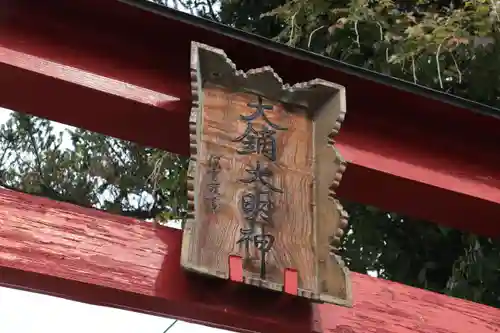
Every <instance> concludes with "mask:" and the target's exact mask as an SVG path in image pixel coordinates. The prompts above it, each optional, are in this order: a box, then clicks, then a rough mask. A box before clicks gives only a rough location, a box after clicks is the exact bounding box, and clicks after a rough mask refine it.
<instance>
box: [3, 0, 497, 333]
mask: <svg viewBox="0 0 500 333" xmlns="http://www.w3.org/2000/svg"><path fill="white" fill-rule="evenodd" d="M192 40H196V41H199V42H203V43H206V44H210V45H213V46H216V47H220V48H222V49H224V50H225V51H226V52H227V53H228V54H229V56H230V58H232V59H233V60H235V62H236V63H237V64H238V65H239V66H244V67H245V68H243V69H249V68H254V67H260V66H263V65H270V66H272V67H273V68H274V69H275V70H276V71H277V72H278V73H280V75H281V76H282V77H283V78H284V80H285V81H287V82H292V83H293V82H300V81H307V80H309V79H312V78H316V77H320V78H324V79H327V80H332V81H334V82H337V83H339V84H342V85H344V86H346V88H347V105H348V110H349V111H348V117H347V120H346V122H345V123H344V126H343V128H342V131H341V132H340V135H339V136H338V139H337V146H338V148H339V150H341V152H342V154H343V155H344V156H345V158H346V159H347V160H348V161H350V165H349V167H348V169H347V172H346V173H345V176H344V179H343V182H342V184H341V188H340V191H339V195H340V196H341V197H343V198H347V199H351V200H355V201H358V202H363V203H369V204H372V205H376V206H379V207H381V208H383V209H387V210H393V211H398V212H401V213H405V214H408V215H411V216H414V217H419V218H423V219H427V220H430V221H433V222H436V223H441V224H444V225H448V226H452V227H458V228H462V229H465V230H470V231H473V232H476V233H479V234H482V235H487V236H498V235H499V231H500V169H499V168H498V165H500V155H498V153H497V152H498V148H497V143H498V142H500V131H498V128H500V127H499V125H500V120H499V117H498V115H499V113H498V111H497V110H494V109H490V108H488V107H486V106H484V105H479V104H475V103H472V102H468V101H464V100H460V99H458V98H455V97H451V96H448V95H444V94H442V93H437V92H435V91H431V90H428V89H425V88H422V87H417V86H415V85H412V84H408V83H405V82H402V81H399V80H396V79H392V78H389V77H385V76H382V75H379V74H375V73H371V72H368V71H365V70H361V69H359V68H355V67H352V66H349V65H346V64H341V63H338V62H335V61H332V60H328V59H325V58H322V57H320V56H315V55H312V54H309V53H307V52H304V51H297V50H291V49H289V48H287V47H285V46H282V45H276V44H274V43H271V42H269V41H267V40H265V39H262V38H258V37H256V36H249V35H246V34H243V33H241V32H238V31H235V30H233V29H230V28H227V27H223V26H220V25H217V24H215V23H212V22H207V21H204V20H202V19H199V18H195V17H191V16H188V15H185V14H182V13H179V12H176V11H172V10H169V9H166V8H163V7H160V6H157V5H154V4H151V3H147V2H142V1H134V0H129V1H117V0H99V1H97V0H87V1H84V0H73V1H70V2H69V1H63V0H46V1H43V2H33V1H29V0H16V1H10V0H0V87H1V90H0V106H2V107H7V108H10V109H13V110H16V111H20V112H26V113H30V114H34V115H37V116H42V117H46V118H49V119H52V120H56V121H59V122H63V123H66V124H70V125H74V126H78V127H83V128H87V129H90V130H94V131H98V132H101V133H104V134H107V135H111V136H115V137H119V138H122V139H128V140H132V141H136V142H139V143H141V144H144V145H149V146H154V147H158V148H162V149H166V150H169V151H172V152H175V153H180V154H187V153H188V149H189V148H188V147H189V142H188V126H187V123H188V114H189V108H190V98H191V96H190V86H189V82H190V78H189V50H190V48H189V45H190V42H191V41H192ZM495 115H496V117H495ZM97 120H99V121H97ZM131 120H132V121H131ZM131 124H132V125H133V126H131ZM381 188H383V189H384V191H380V190H379V189H381ZM0 207H1V208H0V214H1V216H2V224H1V226H0V284H3V285H9V286H15V287H18V288H25V289H31V290H35V291H39V292H45V293H51V294H56V295H59V296H63V297H68V298H71V299H76V300H83V301H86V302H90V303H97V304H104V305H110V306H117V307H122V308H129V309H134V310H137V311H144V312H149V313H155V314H159V315H167V316H172V317H178V318H182V319H185V320H190V321H197V322H203V323H206V324H210V325H214V326H218V327H225V328H230V329H233V330H239V331H243V330H255V331H259V332H311V331H318V332H322V331H323V332H359V333H361V332H382V331H383V332H398V333H399V332H413V331H419V332H429V333H431V332H433V333H434V332H464V333H465V332H469V331H471V330H474V331H478V332H495V331H496V330H498V329H499V328H500V310H497V309H493V308H489V307H486V306H483V305H478V304H474V303H470V302H466V301H462V300H458V299H454V298H449V297H446V296H443V295H437V294H434V293H430V292H427V291H423V290H419V289H415V288H410V287H407V286H403V285H399V284H395V283H391V282H387V281H382V280H377V279H373V278H370V277H367V276H363V275H359V274H353V293H354V307H353V308H352V309H348V308H342V307H336V306H333V305H310V304H309V303H308V302H305V301H303V300H296V299H291V298H288V297H286V296H283V297H282V298H280V299H279V300H274V299H272V297H273V294H269V293H268V292H265V291H260V290H257V291H255V290H253V289H252V290H251V291H250V292H249V291H247V290H246V289H245V288H243V289H241V288H237V287H235V286H234V285H232V284H231V283H229V282H225V281H212V280H207V279H205V278H203V277H198V276H191V275H187V274H186V273H185V272H183V271H182V270H181V268H180V266H179V248H180V239H181V234H180V232H179V231H176V230H170V229H164V228H161V229H154V228H153V227H152V226H150V225H148V224H144V223H140V222H138V221H134V220H131V219H127V218H122V217H117V216H113V215H110V214H106V213H102V212H97V211H95V210H90V209H83V208H79V207H75V206H72V205H68V204H63V203H58V202H53V201H50V200H46V199H41V198H37V197H30V196H27V195H23V194H19V193H13V192H9V191H5V190H2V191H0ZM271 299H272V301H271ZM450 319H451V320H450Z"/></svg>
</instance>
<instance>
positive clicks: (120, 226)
mask: <svg viewBox="0 0 500 333" xmlns="http://www.w3.org/2000/svg"><path fill="white" fill-rule="evenodd" d="M0 221H1V223H0V285H3V286H10V287H16V288H22V289H27V290H31V291H35V292H41V293H48V294H52V295H56V296H61V297H65V298H69V299H73V300H78V301H83V302H88V303H92V304H100V305H106V306H113V307H118V308H125V309H129V310H135V311H141V312H147V313H151V314H156V315H163V316H169V317H177V318H182V319H183V320H189V321H193V322H199V323H203V324H205V325H211V326H216V327H221V328H226V329H230V330H233V331H237V332H243V331H245V330H253V331H256V332H261V333H276V332H291V333H312V332H315V333H318V332H323V333H367V332H384V333H413V332H419V333H436V332H439V333H471V332H474V333H494V332H498V331H499V330H500V309H494V308H491V307H487V306H484V305H480V304H475V303H471V302H467V301H464V300H460V299H456V298H452V297H447V296H444V295H439V294H435V293H432V292H428V291H425V290H421V289H416V288H412V287H408V286H404V285H400V284H397V283H392V282H389V281H384V280H379V279H375V278H371V277H368V276H365V275H360V274H355V273H352V279H353V294H354V295H353V297H354V305H353V308H347V307H339V306H335V305H329V304H322V305H311V304H310V303H309V302H307V301H306V302H301V299H297V298H294V297H286V295H283V296H282V297H281V298H280V299H279V300H276V299H274V297H269V296H270V295H269V294H270V293H271V292H270V291H266V290H258V289H255V288H251V290H250V291H249V290H248V289H250V288H245V286H242V287H237V286H236V285H234V284H232V283H230V282H227V281H224V280H221V279H206V278H203V277H198V276H196V275H190V274H186V273H185V272H184V271H183V270H182V269H181V268H180V265H179V259H180V247H181V238H182V234H181V232H180V231H179V230H174V229H169V228H160V227H159V228H155V227H154V226H153V225H152V224H150V223H144V222H140V221H137V220H133V219H130V218H124V217H119V216H116V215H111V214H107V213H103V212H99V211H97V210H93V209H84V208H81V207H77V206H73V205H70V204H66V203H59V202H55V201H51V200H48V199H45V198H39V197H32V196H29V195H26V194H21V193H17V192H12V191H7V190H1V189H0ZM311 309H314V311H313V313H311ZM313 315H314V316H313ZM313 319H315V320H316V322H314V323H311V322H312V320H313ZM313 329H315V331H313Z"/></svg>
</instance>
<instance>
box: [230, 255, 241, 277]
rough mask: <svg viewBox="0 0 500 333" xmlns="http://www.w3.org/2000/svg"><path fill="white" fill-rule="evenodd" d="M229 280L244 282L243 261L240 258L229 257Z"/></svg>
mask: <svg viewBox="0 0 500 333" xmlns="http://www.w3.org/2000/svg"><path fill="white" fill-rule="evenodd" d="M229 279H230V280H231V281H234V282H243V259H242V258H241V257H240V256H229Z"/></svg>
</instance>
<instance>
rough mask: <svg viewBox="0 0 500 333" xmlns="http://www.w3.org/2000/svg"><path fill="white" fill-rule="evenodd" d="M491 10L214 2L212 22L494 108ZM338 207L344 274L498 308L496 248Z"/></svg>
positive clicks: (482, 6)
mask: <svg viewBox="0 0 500 333" xmlns="http://www.w3.org/2000/svg"><path fill="white" fill-rule="evenodd" d="M264 3H265V5H264ZM235 4H237V5H235ZM496 4H497V3H496V2H494V1H491V0H476V1H461V0H454V1H448V0H413V1H412V0H274V1H271V2H259V3H257V2H254V1H237V0H222V1H221V7H220V13H221V14H220V18H221V19H222V22H223V23H225V24H228V25H231V26H235V27H237V28H240V29H243V30H246V31H251V32H253V33H256V34H259V35H262V36H264V37H268V38H273V39H274V40H276V41H278V42H281V43H285V44H288V45H290V46H294V47H297V48H303V49H307V50H310V51H313V52H316V53H319V54H322V55H325V56H329V57H332V58H335V59H338V60H341V61H344V62H348V63H351V64H354V65H357V66H361V67H364V68H368V69H371V70H374V71H378V72H380V73H383V74H386V75H390V76H394V77H399V78H401V79H405V80H408V81H413V82H414V83H417V84H419V85H424V86H427V87H431V88H435V89H438V90H443V91H446V92H449V93H452V94H456V95H459V96H462V97H465V98H469V99H472V100H476V101H479V102H482V103H486V104H490V105H492V106H496V107H500V102H499V96H500V94H499V87H500V84H499V83H500V82H499V78H500V66H498V64H499V63H500V62H499V60H500V52H499V51H500V44H499V43H498V39H499V37H500V33H499V23H498V21H499V18H498V14H497V8H496ZM270 6H271V7H273V8H272V9H269V7H270ZM498 6H500V3H499V5H498ZM499 10H500V8H499ZM258 12H260V13H261V18H262V19H263V20H264V19H265V20H268V21H267V22H268V23H269V24H272V29H269V27H267V26H266V27H262V26H263V25H265V24H263V20H262V21H259V20H255V19H251V20H244V18H246V17H247V16H250V17H255V15H256V13H258ZM248 13H249V14H248ZM269 19H274V20H271V21H269ZM277 29H278V31H276V30H277ZM344 204H345V206H346V208H347V210H348V211H349V213H350V215H351V218H350V230H349V232H348V233H347V235H346V236H345V237H344V240H343V256H344V258H345V260H346V263H347V264H348V266H349V267H350V269H351V270H353V271H357V272H362V273H368V272H371V273H373V272H375V273H376V274H377V275H378V276H379V277H382V278H387V279H390V280H393V281H399V282H402V283H404V284H408V285H412V286H416V287H420V288H426V289H429V290H434V291H437V292H442V293H447V294H449V295H453V296H457V297H463V298H467V299H470V300H474V301H477V302H483V303H486V304H490V305H494V306H500V286H499V285H498V282H497V281H498V280H499V278H500V269H499V268H498V267H500V244H499V242H498V241H493V240H491V239H488V238H482V237H477V236H474V235H470V234H466V233H462V232H459V231H457V230H449V229H446V228H443V227H440V226H438V225H435V224H431V223H427V222H424V221H415V220H413V219H409V218H406V217H401V216H398V215H397V214H394V213H386V212H382V211H379V210H378V209H376V208H373V207H365V206H363V205H359V204H354V203H344Z"/></svg>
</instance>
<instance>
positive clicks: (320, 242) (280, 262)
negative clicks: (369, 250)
mask: <svg viewBox="0 0 500 333" xmlns="http://www.w3.org/2000/svg"><path fill="white" fill-rule="evenodd" d="M191 52H192V54H191V81H192V82H191V85H192V91H193V108H192V112H191V117H190V133H191V134H190V140H191V162H190V167H189V174H188V182H189V184H188V189H189V192H188V198H189V214H188V221H187V222H186V225H185V228H184V236H183V245H182V265H183V267H185V268H186V269H189V270H191V271H195V272H198V273H202V274H207V275H212V276H216V277H220V278H224V279H231V280H234V281H239V282H243V283H246V284H251V285H255V286H258V287H261V288H268V289H272V290H276V291H282V292H287V293H291V294H295V295H298V296H301V297H306V298H310V299H312V300H316V301H323V302H329V303H336V304H341V305H350V304H351V288H350V280H349V272H348V270H347V269H346V268H345V267H344V263H343V262H342V260H341V259H340V257H339V256H337V255H336V254H335V251H336V249H337V246H339V243H340V237H341V236H342V234H343V229H344V228H345V227H346V226H347V214H346V213H345V212H344V210H343V209H342V207H341V205H340V203H339V202H338V200H337V199H336V198H335V189H336V187H337V186H338V185H339V182H340V180H341V176H342V173H343V171H344V170H345V162H344V161H343V159H342V157H341V156H340V154H339V153H338V152H337V150H336V149H335V147H334V141H333V138H334V136H335V135H336V134H337V132H338V130H339V129H340V124H341V122H342V120H343V118H344V115H345V89H344V88H343V87H342V86H339V85H336V84H334V83H331V82H327V81H323V80H318V79H317V80H313V81H310V82H307V83H302V84H297V85H295V86H291V87H290V86H286V85H285V86H284V85H283V84H282V82H281V79H280V78H279V77H278V76H277V75H276V74H275V73H274V72H273V71H272V69H271V68H269V67H264V68H260V69H255V70H251V71H249V72H246V73H243V72H241V71H237V70H236V69H235V66H234V64H233V63H232V62H231V61H230V60H229V59H228V58H227V57H226V55H225V54H224V52H223V51H221V50H219V49H215V48H212V47H209V46H206V45H203V44H199V43H193V44H192V51H191ZM290 286H291V287H290Z"/></svg>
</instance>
